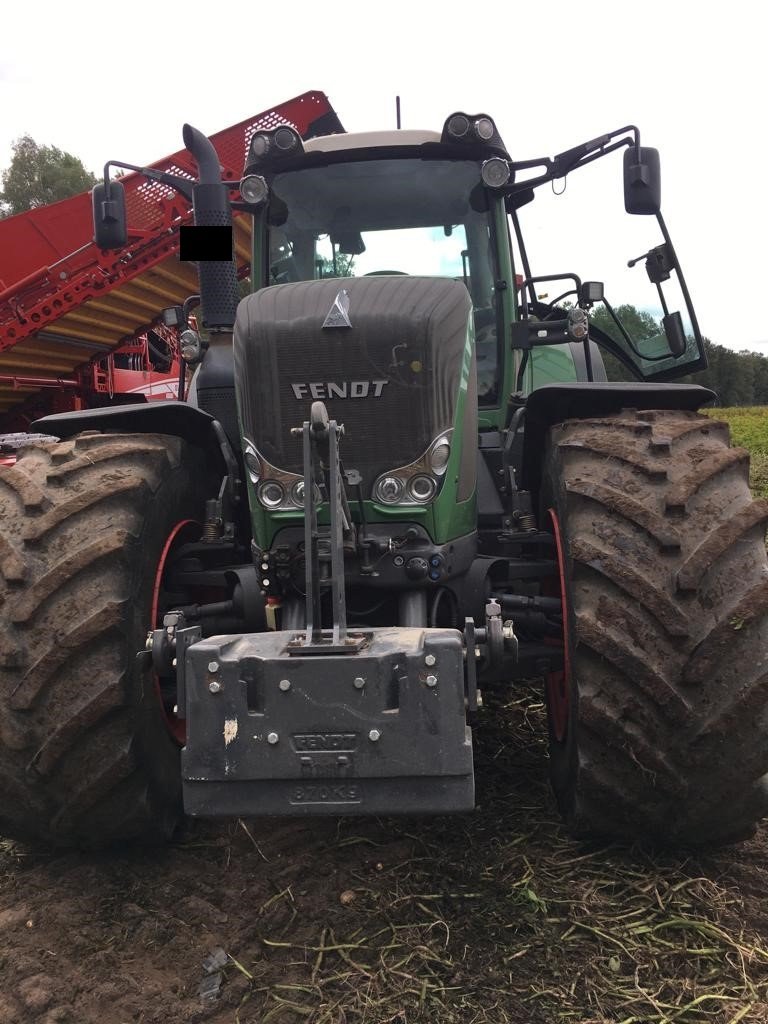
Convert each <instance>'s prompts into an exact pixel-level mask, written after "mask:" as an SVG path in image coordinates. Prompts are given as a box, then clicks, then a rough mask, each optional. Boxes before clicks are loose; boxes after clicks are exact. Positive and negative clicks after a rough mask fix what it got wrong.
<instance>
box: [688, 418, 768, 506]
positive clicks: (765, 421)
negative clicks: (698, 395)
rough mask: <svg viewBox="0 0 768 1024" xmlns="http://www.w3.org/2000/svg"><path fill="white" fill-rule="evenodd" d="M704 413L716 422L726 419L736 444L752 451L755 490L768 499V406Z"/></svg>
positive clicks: (750, 480) (751, 474)
mask: <svg viewBox="0 0 768 1024" xmlns="http://www.w3.org/2000/svg"><path fill="white" fill-rule="evenodd" d="M702 411H703V412H705V413H706V414H707V415H708V416H712V417H713V418H714V419H718V420H725V421H726V422H727V423H728V425H729V426H730V428H731V442H732V444H734V445H736V446H739V447H743V448H748V449H749V451H750V454H751V456H752V458H751V469H750V474H749V482H750V484H751V485H752V490H753V491H754V492H755V495H756V496H758V497H760V498H768V405H753V406H743V407H739V406H731V407H730V408H727V409H704V410H702Z"/></svg>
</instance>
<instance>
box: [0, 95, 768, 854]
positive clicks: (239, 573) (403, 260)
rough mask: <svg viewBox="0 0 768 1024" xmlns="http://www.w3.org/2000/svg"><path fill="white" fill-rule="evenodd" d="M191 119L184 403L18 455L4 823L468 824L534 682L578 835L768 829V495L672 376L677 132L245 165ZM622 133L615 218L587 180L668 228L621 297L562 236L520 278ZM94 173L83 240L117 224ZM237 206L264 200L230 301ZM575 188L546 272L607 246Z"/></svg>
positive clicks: (692, 328) (481, 141) (348, 137)
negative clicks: (194, 269)
mask: <svg viewBox="0 0 768 1024" xmlns="http://www.w3.org/2000/svg"><path fill="white" fill-rule="evenodd" d="M183 134H184V143H185V145H186V147H187V148H188V150H189V151H190V153H191V154H192V155H193V157H194V159H195V161H196V165H197V167H198V169H199V174H198V179H197V180H196V181H194V182H192V183H190V181H189V180H187V179H186V178H183V179H182V178H178V179H177V178H174V176H173V174H171V173H165V174H163V175H162V180H163V182H164V183H165V184H167V185H169V186H170V187H173V188H178V189H179V190H180V191H182V193H184V190H187V191H188V192H190V193H191V196H192V200H193V204H194V214H195V226H194V227H192V226H190V227H189V228H187V229H185V230H186V240H185V239H184V237H182V256H183V257H185V258H186V257H188V258H192V259H193V260H195V261H196V262H197V263H198V267H199V282H200V295H201V297H202V318H201V325H200V329H199V330H195V329H193V328H192V327H190V326H188V325H186V324H185V323H184V317H185V310H184V309H183V308H182V307H177V308H174V309H171V310H168V311H167V314H166V322H167V323H168V324H174V323H177V324H179V325H180V326H181V328H182V330H183V334H182V339H181V348H182V354H183V357H184V359H185V360H186V362H187V364H188V366H189V367H190V370H191V371H193V374H192V376H191V378H190V382H189V386H188V387H187V388H186V389H185V390H186V392H187V393H186V394H185V395H179V398H180V399H183V400H179V401H167V402H160V403H153V404H142V405H122V406H119V407H115V408H108V409H92V410H86V411H82V412H69V413H62V414H58V415H51V416H47V417H45V418H44V419H42V420H40V421H38V422H37V424H36V425H35V427H34V429H36V430H39V431H40V432H42V433H45V434H48V435H52V436H54V437H56V438H58V439H59V440H58V441H56V442H50V443H48V444H43V445H41V446H35V447H30V448H28V449H26V450H24V451H23V452H22V453H21V454H20V457H19V458H18V461H17V462H16V464H15V465H14V466H10V467H7V468H3V469H0V509H1V510H2V534H1V535H0V570H2V586H3V597H2V602H3V621H2V632H1V633H0V666H1V668H0V673H1V675H0V685H1V692H2V701H3V711H2V718H1V719H0V737H1V740H2V752H1V755H0V756H1V760H0V791H1V792H2V795H3V796H2V809H1V811H0V815H1V820H0V829H1V830H2V833H3V834H4V835H8V836H18V837H27V838H33V839H34V838H38V839H45V840H52V841H55V842H58V843H70V844H83V843H100V844H103V843H109V842H114V841H126V840H150V839H152V838H155V839H157V838H162V837H167V836H168V835H170V834H171V833H172V831H173V828H174V826H175V824H176V823H177V822H178V820H179V818H180V815H181V814H182V812H186V814H188V815H192V816H243V817H246V816H247V817H259V816H269V815H280V816H291V815H293V816H307V815H382V814H393V813H407V814H426V813H441V814H443V813H448V812H459V811H463V812H467V811H471V810H472V808H473V807H474V804H475V791H474V772H473V729H474V726H475V724H476V722H477V718H478V715H481V714H483V713H488V712H483V711H482V710H479V709H481V708H482V694H483V692H484V691H485V692H486V693H491V692H493V691H497V692H501V693H502V694H503V693H505V692H507V693H511V691H512V688H513V687H514V686H515V684H516V683H519V682H520V681H523V680H532V679H541V680H543V685H544V688H545V691H546V702H547V707H548V723H549V744H550V764H551V777H552V783H553V787H554V792H555V794H556V798H557V801H558V804H559V807H560V809H561V811H562V814H563V815H564V817H565V819H566V821H567V822H568V823H569V824H570V826H571V827H572V828H573V830H574V831H575V832H576V833H577V834H584V833H594V834H599V835H604V836H617V837H626V838H630V839H632V838H642V837H650V838H652V839H653V840H656V841H659V840H660V841H663V842H674V843H679V844H704V843H710V842H724V841H730V840H735V839H738V838H740V837H742V836H744V835H747V834H749V833H750V831H751V830H752V829H753V828H754V826H755V823H756V822H757V821H758V820H759V819H760V818H761V817H762V816H763V814H764V813H765V812H766V809H767V807H768V790H767V789H766V780H767V779H768V774H766V773H768V742H766V739H767V737H766V732H767V731H768V685H767V684H768V666H767V665H766V651H767V650H768V645H767V643H766V641H768V622H767V620H766V607H767V606H768V583H767V582H766V552H765V546H764V527H765V521H766V518H768V507H767V503H766V502H763V501H753V500H752V498H751V495H750V490H749V486H748V482H747V470H748V458H747V454H746V452H744V451H743V450H741V449H734V448H731V447H729V438H728V430H727V428H726V426H725V425H724V424H722V423H719V422H717V421H715V420H713V419H711V418H709V417H707V416H705V415H702V414H700V413H699V412H698V411H697V410H698V409H699V408H700V407H702V406H703V405H704V404H705V403H707V402H709V401H711V400H712V399H713V398H714V395H713V394H712V393H711V392H710V391H708V390H706V389H704V388H702V387H698V386H694V385H684V384H675V383H669V381H671V380H674V379H675V378H678V377H681V376H684V375H686V374H689V373H691V372H692V371H695V370H697V369H700V368H702V367H704V366H705V365H706V362H705V355H704V348H703V345H702V339H701V335H700V332H699V328H698V325H697V322H696V316H695V313H694V310H693V307H692V303H691V299H690V297H689V293H688V290H687V287H686V285H685V281H684V279H683V275H682V273H681V270H680V266H679V262H678V259H677V256H676V253H675V249H674V247H673V244H672V241H671V238H670V235H669V233H668V231H667V227H666V224H665V221H664V219H663V218H662V215H661V213H660V190H661V186H660V171H659V157H658V153H657V151H656V150H653V149H649V148H647V147H644V146H641V144H640V135H639V132H638V130H637V129H636V128H635V127H634V126H631V125H630V126H627V127H624V128H622V129H620V130H617V131H614V132H610V133H608V134H606V135H602V136H600V137H599V138H596V139H593V140H591V141H589V142H587V143H585V144H583V145H580V146H577V147H575V148H573V149H569V150H567V151H565V152H562V153H560V154H559V155H557V156H555V157H551V158H541V159H536V160H524V161H516V160H513V159H512V157H511V156H510V154H509V152H508V151H507V149H506V147H505V145H504V143H503V142H502V139H501V138H500V136H499V133H498V130H497V127H496V125H495V123H494V121H493V120H492V119H491V118H490V117H488V116H487V115H485V114H478V115H469V114H465V113H454V114H452V115H451V116H450V117H448V119H447V120H446V122H445V125H444V127H443V129H442V131H441V132H439V133H438V132H431V131H412V130H397V131H395V130H393V131H387V132H373V133H365V134H357V135H355V134H346V133H344V134H342V133H338V134H332V135H327V136H322V137H316V138H312V139H311V140H309V141H304V140H302V138H301V136H300V134H299V133H298V132H297V131H296V130H295V129H294V127H293V126H292V125H290V124H279V125H277V126H276V127H274V128H272V129H271V130H264V131H262V130H259V131H257V132H255V133H254V134H253V136H252V137H251V139H250V142H249V147H248V152H247V156H246V161H245V167H244V172H243V177H242V180H240V181H239V182H236V183H234V184H233V183H232V182H222V180H221V176H220V167H219V161H218V158H217V156H216V152H215V150H214V148H213V146H212V145H211V143H210V141H209V140H208V139H207V138H206V137H205V136H204V135H203V134H202V133H201V132H199V131H198V130H196V129H194V128H192V127H191V126H189V125H186V126H185V127H184V133H183ZM617 151H623V198H624V207H625V211H626V213H627V214H629V215H630V216H629V218H625V217H624V216H622V215H621V211H620V203H621V200H620V194H621V187H620V185H619V182H618V180H616V182H615V186H616V187H615V189H611V188H610V187H604V185H601V186H600V187H599V190H598V191H599V193H600V196H601V198H604V201H605V205H606V206H607V207H608V208H609V210H613V209H614V208H615V209H616V212H617V213H618V214H619V216H618V217H617V218H616V220H617V221H618V222H619V225H621V224H625V223H628V224H630V225H631V232H630V235H631V238H632V244H633V245H634V244H638V245H640V242H639V239H640V237H645V236H646V235H647V233H648V229H649V227H650V228H651V229H652V230H651V232H650V236H649V237H648V240H647V241H644V242H643V243H642V246H641V248H638V249H633V250H631V251H626V252H622V254H621V257H620V260H618V261H617V262H619V263H621V264H622V267H623V269H622V271H621V273H622V274H624V275H625V276H624V277H622V278H621V280H622V281H624V282H625V283H626V282H630V281H631V289H632V290H631V291H626V292H624V293H621V294H617V293H616V292H615V291H614V292H610V288H611V284H610V282H609V281H608V279H607V278H606V276H605V275H603V274H600V275H597V274H594V273H592V278H597V279H590V280H582V278H581V277H579V276H577V275H576V274H575V273H573V272H572V270H570V269H569V263H570V255H569V256H568V260H569V263H566V264H565V266H562V265H561V266H559V267H558V266H555V267H554V268H553V270H554V272H553V273H547V274H545V275H544V276H541V275H539V276H535V275H534V274H533V273H532V269H531V262H532V260H531V256H532V255H534V248H533V246H534V245H535V246H538V245H540V244H541V243H540V240H539V235H540V234H541V231H542V230H543V229H542V228H541V226H540V225H538V222H536V223H537V225H538V226H537V228H536V231H535V232H533V240H532V241H530V242H529V248H528V249H527V248H526V244H525V242H524V238H523V233H522V229H521V210H522V208H523V207H525V206H527V205H528V204H529V203H530V202H531V200H533V199H534V198H535V197H538V196H539V195H540V192H541V191H542V189H541V187H542V186H547V185H549V184H550V183H552V184H553V185H554V187H555V189H556V191H558V192H561V191H562V190H563V187H564V183H565V181H566V176H570V175H572V174H573V173H574V172H576V171H577V170H580V169H581V168H583V167H585V166H586V165H588V164H591V163H593V162H594V161H596V160H598V159H599V158H602V157H604V156H607V155H609V154H612V153H616V152H617ZM611 164H612V162H611V161H608V162H607V163H606V164H604V165H601V166H602V167H603V168H608V169H610V166H611ZM122 166H129V167H131V165H122ZM108 168H109V165H108ZM108 168H107V170H106V171H105V180H104V182H103V183H100V184H98V185H97V186H96V187H95V189H94V192H93V210H94V221H95V241H96V244H97V245H98V246H99V247H101V248H102V249H117V248H119V247H120V246H122V245H123V244H124V243H125V238H126V230H127V225H126V213H125V204H124V202H123V188H124V186H123V184H122V183H121V182H120V181H119V180H110V176H109V170H108ZM133 169H134V170H141V169H137V168H133ZM147 173H148V174H149V173H150V172H149V171H147ZM152 173H153V174H154V175H155V178H157V177H158V175H157V172H156V171H155V172H152ZM599 173H600V172H599V169H597V168H596V169H595V170H593V171H590V172H589V173H588V174H586V175H584V176H581V175H580V176H579V177H578V178H577V179H571V178H570V177H568V183H569V193H570V196H569V198H573V193H574V192H576V197H577V199H578V195H579V193H578V188H579V186H580V183H581V182H582V181H583V180H584V179H585V178H589V177H590V175H597V177H596V178H595V179H594V180H595V181H596V182H597V181H598V179H599ZM618 177H619V176H618V174H616V179H618ZM599 180H600V181H604V179H599ZM605 180H607V179H605ZM577 183H578V184H577ZM543 191H544V196H543V197H542V199H543V201H544V202H546V201H552V202H554V200H552V199H551V197H550V196H547V194H546V193H547V192H549V189H547V188H545V189H544V190H543ZM614 192H615V195H614ZM557 202H559V200H558V201H557ZM590 204H592V200H590ZM541 206H542V203H541V201H540V202H539V203H538V204H537V205H536V206H535V207H533V210H534V212H535V211H536V210H539V209H540V208H541ZM233 210H234V211H235V212H236V213H237V215H238V216H243V215H246V216H248V217H249V218H250V221H251V224H252V261H251V294H249V295H248V296H247V297H245V298H244V299H242V300H241V301H240V302H239V304H238V289H237V281H236V275H235V265H234V262H233V261H232V260H231V259H230V258H229V256H230V254H231V225H232V216H233ZM587 212H588V216H589V223H590V224H591V225H592V230H591V231H586V232H577V231H575V230H574V229H572V228H570V227H569V226H568V223H567V222H566V221H565V220H563V221H562V222H558V221H557V220H555V221H554V223H555V224H558V227H557V228H556V229H555V231H554V234H553V231H552V229H551V228H550V234H549V238H548V241H547V242H546V246H547V248H546V250H545V251H546V252H547V254H548V258H549V259H550V260H552V259H554V256H555V253H556V252H558V251H560V250H562V251H563V252H567V253H570V248H569V246H570V247H571V248H573V249H574V251H576V250H578V249H580V248H583V249H584V250H585V256H587V257H588V259H590V260H592V261H593V263H595V262H596V261H597V256H595V253H599V256H600V259H602V258H603V257H604V256H605V248H606V238H609V239H611V240H612V241H611V244H612V246H613V247H615V238H616V231H613V233H610V234H609V235H607V236H604V237H603V236H600V235H599V232H598V230H597V228H596V227H595V224H596V222H597V213H596V211H595V209H593V208H592V206H590V208H589V209H588V211H587ZM526 215H527V214H526ZM550 223H551V222H550ZM616 230H619V228H617V229H616ZM651 236H652V237H651ZM529 237H531V236H529ZM636 238H637V239H638V241H637V243H635V239H636ZM649 243H650V244H649ZM185 246H186V256H185ZM590 247H591V248H590ZM638 252H642V253H643V255H641V256H640V257H639V258H638ZM536 253H538V250H536ZM536 258H537V259H538V255H536ZM628 258H629V264H627V259H628ZM630 268H631V269H630ZM638 282H639V283H640V284H641V285H642V287H643V289H646V290H647V291H648V295H647V296H644V297H643V298H641V299H639V300H638V299H635V292H636V288H637V284H638ZM621 287H624V285H621ZM627 288H630V285H629V284H627ZM641 290H642V289H641ZM555 293H559V294H555ZM609 293H610V294H609ZM550 295H552V297H551V298H550ZM600 303H602V304H603V311H607V314H606V315H608V317H609V320H608V323H609V327H608V328H605V320H603V321H602V322H603V329H601V328H600V327H598V326H596V325H595V324H594V323H593V322H592V321H593V319H594V313H595V310H594V308H593V307H594V306H596V305H597V304H600ZM634 303H637V304H638V306H639V308H640V309H641V310H650V311H651V312H652V313H653V315H654V316H655V317H656V318H657V319H656V320H655V321H654V322H655V323H656V324H658V331H657V333H656V334H654V333H653V332H651V333H650V336H649V333H648V331H643V332H639V333H638V332H637V331H635V330H634V327H633V323H632V322H630V318H627V316H626V314H624V315H623V316H622V309H623V310H626V309H627V308H628V304H634ZM647 319H648V318H647V317H646V318H645V321H644V322H646V323H647ZM652 320H653V317H652ZM611 325H612V326H611ZM605 353H607V356H608V357H610V358H607V357H606V358H605V361H604V354H605ZM606 363H607V364H608V365H611V366H614V367H615V366H619V367H620V368H621V369H622V371H623V373H624V374H625V376H626V377H627V378H628V380H629V381H630V382H621V381H619V382H608V381H607V379H606V370H605V365H606ZM489 703H493V702H491V701H489Z"/></svg>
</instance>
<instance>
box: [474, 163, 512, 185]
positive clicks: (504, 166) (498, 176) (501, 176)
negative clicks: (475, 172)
mask: <svg viewBox="0 0 768 1024" xmlns="http://www.w3.org/2000/svg"><path fill="white" fill-rule="evenodd" d="M480 177H481V178H482V179H483V184H484V185H487V186H488V188H502V186H504V185H506V184H507V182H508V181H509V177H510V170H509V164H508V163H507V161H506V160H504V159H503V157H500V156H492V157H491V159H490V160H486V161H485V163H484V164H483V169H482V171H481V172H480Z"/></svg>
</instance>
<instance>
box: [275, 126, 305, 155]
mask: <svg viewBox="0 0 768 1024" xmlns="http://www.w3.org/2000/svg"><path fill="white" fill-rule="evenodd" d="M274 137H275V145H276V146H277V148H278V149H281V150H282V151H283V152H284V153H287V152H288V151H289V150H291V149H295V148H296V146H297V145H298V142H299V136H298V135H297V134H296V132H295V131H294V130H293V128H278V129H277V131H276V132H275V136H274Z"/></svg>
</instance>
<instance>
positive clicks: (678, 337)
mask: <svg viewBox="0 0 768 1024" xmlns="http://www.w3.org/2000/svg"><path fill="white" fill-rule="evenodd" d="M661 323H662V326H663V328H664V334H665V336H666V339H667V344H668V345H669V351H670V352H671V353H672V355H673V356H674V357H675V359H679V358H680V356H681V355H683V353H684V352H685V350H686V348H687V346H688V343H687V341H686V338H685V331H684V330H683V318H682V317H681V316H680V314H679V313H667V315H666V316H664V317H662V319H661Z"/></svg>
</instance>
